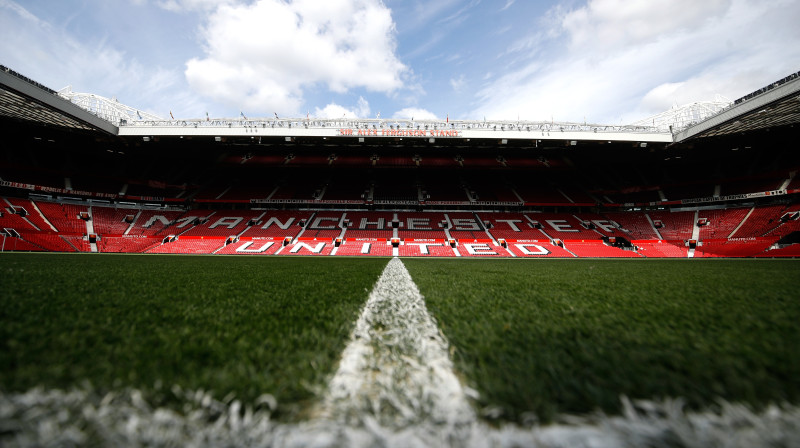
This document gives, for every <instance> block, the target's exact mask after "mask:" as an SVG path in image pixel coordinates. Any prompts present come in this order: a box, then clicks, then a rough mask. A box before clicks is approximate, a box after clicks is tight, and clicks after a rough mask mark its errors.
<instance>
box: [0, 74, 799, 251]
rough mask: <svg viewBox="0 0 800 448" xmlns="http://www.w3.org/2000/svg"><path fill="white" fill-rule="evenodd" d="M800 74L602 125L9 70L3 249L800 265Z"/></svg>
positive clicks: (4, 78)
mask: <svg viewBox="0 0 800 448" xmlns="http://www.w3.org/2000/svg"><path fill="white" fill-rule="evenodd" d="M798 75H799V73H795V74H793V75H791V76H788V77H786V78H784V79H781V80H779V81H776V82H774V83H772V84H770V85H769V86H765V87H764V88H762V89H759V90H758V91H756V92H753V93H751V94H749V95H747V96H745V97H743V98H741V99H738V100H736V101H734V102H733V103H731V104H729V105H724V104H717V105H716V106H714V108H713V109H712V108H709V107H708V105H706V106H704V107H700V106H702V105H697V104H696V105H690V106H692V107H688V108H683V109H681V110H673V111H670V112H669V113H665V114H659V116H656V117H652V118H650V119H647V120H643V121H641V122H638V123H636V124H633V125H629V126H605V125H597V124H587V123H558V122H549V123H547V122H521V121H486V120H482V121H461V120H449V119H447V118H446V119H445V120H396V119H357V120H349V119H332V120H329V119H318V118H313V117H305V118H302V117H301V118H280V117H278V116H277V115H276V116H275V117H268V118H261V119H256V118H247V117H245V116H244V114H242V115H241V117H238V118H235V119H220V118H213V117H201V118H197V119H191V120H175V119H170V120H163V119H160V118H159V117H155V116H153V115H150V114H147V113H145V112H143V111H140V110H137V109H135V108H132V107H129V106H125V105H122V104H120V103H117V102H116V101H114V100H108V99H105V98H101V97H97V96H95V95H87V94H75V93H74V92H71V90H69V89H64V90H62V91H60V92H56V91H54V90H52V89H49V88H47V87H45V86H42V85H41V84H39V83H37V82H35V81H33V80H30V79H27V78H25V77H24V76H23V75H20V74H18V73H15V72H13V70H10V69H7V68H5V67H2V70H0V128H1V129H2V130H3V135H4V139H5V143H4V144H3V151H2V152H3V154H2V159H0V196H2V200H0V212H2V215H1V216H0V231H2V232H3V240H2V241H3V243H2V244H3V246H2V250H23V251H71V252H75V251H80V252H147V253H209V254H210V253H216V254H279V255H339V256H341V255H351V256H362V255H373V256H391V255H395V256H398V255H399V256H472V257H565V258H569V257H684V258H689V257H695V258H699V257H719V256H725V257H795V256H798V254H800V244H798V243H800V234H799V233H798V230H800V219H798V218H799V217H800V201H798V198H799V197H800V196H798V193H800V179H798V177H797V170H798V167H800V156H798V153H797V151H796V149H795V148H796V145H797V142H796V138H797V135H798V132H797V129H798V128H797V126H798V124H799V123H800V79H799V78H798ZM702 110H706V111H710V112H709V113H710V116H705V115H703V114H702V113H701V112H702ZM698 111H700V112H698ZM648 124H649V125H648Z"/></svg>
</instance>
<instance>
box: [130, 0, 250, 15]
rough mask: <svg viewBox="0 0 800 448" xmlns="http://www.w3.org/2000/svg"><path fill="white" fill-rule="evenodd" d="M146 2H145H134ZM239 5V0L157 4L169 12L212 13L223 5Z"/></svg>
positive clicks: (165, 0) (170, 0)
mask: <svg viewBox="0 0 800 448" xmlns="http://www.w3.org/2000/svg"><path fill="white" fill-rule="evenodd" d="M134 1H138V2H144V1H145V0H134ZM234 3H237V0H158V1H157V2H156V4H157V5H158V6H159V7H161V8H164V9H166V10H168V11H175V12H183V11H210V10H214V9H217V8H218V7H220V6H222V5H230V4H234Z"/></svg>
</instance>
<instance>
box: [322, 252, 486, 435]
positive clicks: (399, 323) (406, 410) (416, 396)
mask: <svg viewBox="0 0 800 448" xmlns="http://www.w3.org/2000/svg"><path fill="white" fill-rule="evenodd" d="M468 394H473V395H474V394H475V393H474V392H473V391H470V390H468V389H466V388H465V387H464V386H463V385H462V384H461V382H460V381H459V380H458V378H457V377H456V375H455V373H454V372H453V364H452V362H451V361H450V358H449V356H448V343H447V341H446V340H445V338H444V336H443V335H442V334H441V333H440V332H439V329H438V327H437V325H436V323H435V322H434V320H433V318H432V317H431V316H430V315H429V314H428V311H427V308H426V307H425V301H424V299H423V297H422V295H421V294H420V292H419V289H417V285H415V284H414V281H413V280H412V279H411V276H410V275H409V273H408V271H407V270H406V268H405V266H404V265H403V263H402V262H401V261H400V259H398V258H393V259H392V260H391V261H390V262H389V264H388V265H387V266H386V268H385V269H384V271H383V274H382V275H381V277H380V278H379V279H378V282H377V283H376V284H375V287H374V288H373V290H372V292H371V293H370V296H369V300H367V303H366V305H365V306H364V310H363V312H362V314H361V316H360V317H359V319H358V321H357V322H356V325H355V329H354V330H353V334H352V336H351V341H350V343H349V344H348V346H347V347H346V348H345V350H344V352H343V354H342V360H341V362H340V364H339V369H338V370H337V372H336V374H335V375H334V377H333V379H332V380H331V381H330V383H329V385H328V390H327V392H326V394H325V396H324V398H323V401H322V404H321V406H320V408H319V411H318V416H319V417H320V418H323V419H329V420H333V421H335V422H337V423H339V424H342V425H348V426H363V425H367V424H372V423H373V422H374V423H377V424H378V425H380V426H383V427H386V428H391V429H395V430H401V429H403V428H408V427H415V426H418V425H422V424H426V425H430V426H431V428H434V427H441V428H442V429H443V430H444V431H445V432H448V435H451V434H449V433H450V432H457V431H458V428H460V427H464V426H468V425H471V424H473V423H474V422H475V420H476V416H475V412H474V411H473V408H472V406H471V405H470V403H469V402H468V399H467V395H468Z"/></svg>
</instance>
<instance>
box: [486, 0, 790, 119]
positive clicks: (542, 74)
mask: <svg viewBox="0 0 800 448" xmlns="http://www.w3.org/2000/svg"><path fill="white" fill-rule="evenodd" d="M623 3H624V4H622V3H620V1H617V0H591V1H590V2H589V3H588V4H587V5H586V6H585V7H583V8H581V9H578V10H576V11H572V12H566V13H564V14H557V16H560V17H562V21H561V22H560V23H561V29H560V32H559V33H554V32H552V31H550V32H548V33H546V34H545V35H543V34H541V33H539V32H538V31H537V32H532V33H531V38H530V39H529V40H528V41H525V40H521V41H520V42H525V44H520V45H519V46H518V47H517V48H516V49H517V50H518V54H517V55H515V54H509V55H507V57H508V58H514V57H518V58H520V60H522V61H523V63H522V64H521V65H520V66H519V68H517V69H515V70H513V71H510V72H506V73H505V74H503V75H502V76H496V77H494V78H491V79H488V80H486V83H485V84H484V87H483V88H482V89H481V90H480V91H479V92H478V95H477V104H479V106H478V107H476V108H475V109H474V110H473V111H472V112H471V115H472V116H483V115H486V116H487V117H491V118H495V119H499V118H505V119H512V118H516V117H517V115H518V114H519V116H520V117H521V118H522V119H526V120H547V121H549V120H550V119H551V117H553V118H554V119H555V120H562V121H583V120H584V117H585V118H586V120H587V121H590V122H601V123H608V124H619V123H620V122H623V123H628V122H632V121H635V120H637V119H640V118H644V117H646V116H648V115H651V114H655V113H658V112H662V111H664V110H667V109H669V108H670V107H671V106H672V105H673V104H674V103H677V104H685V103H688V102H693V101H700V100H710V99H714V96H715V95H716V94H721V95H724V96H726V97H728V98H730V99H736V98H737V97H739V96H742V95H744V94H747V93H749V92H750V91H752V90H755V89H758V88H759V87H762V86H764V85H766V84H768V83H770V82H772V81H774V80H776V79H778V78H780V77H782V76H785V75H788V74H789V73H792V72H794V71H796V70H797V67H796V61H798V60H800V46H797V45H786V43H787V42H798V41H800V27H797V26H796V23H797V20H798V18H799V17H800V4H798V2H796V1H793V0H765V1H758V0H730V1H728V0H725V1H722V0H719V1H717V0H715V1H709V2H695V1H689V0H686V1H684V0H679V1H675V2H650V1H641V2H628V1H625V2H623ZM673 8H679V10H678V11H676V10H674V9H673ZM548 16H553V14H548ZM559 47H563V49H559ZM551 49H555V50H556V51H553V52H551V53H549V54H550V56H548V57H544V56H538V55H537V57H536V58H535V59H526V58H527V56H526V55H528V54H538V53H540V52H544V51H546V50H551Z"/></svg>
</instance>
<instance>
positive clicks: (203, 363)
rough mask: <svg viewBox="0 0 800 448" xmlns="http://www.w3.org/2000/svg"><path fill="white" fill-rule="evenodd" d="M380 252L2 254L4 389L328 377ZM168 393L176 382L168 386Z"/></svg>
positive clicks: (304, 396)
mask: <svg viewBox="0 0 800 448" xmlns="http://www.w3.org/2000/svg"><path fill="white" fill-rule="evenodd" d="M385 264H386V260H385V259H366V258H365V259H327V258H320V259H317V258H311V257H304V258H278V257H208V256H154V255H145V256H141V255H139V256H137V255H98V254H73V255H70V254H41V255H40V254H3V255H0V389H2V390H4V391H22V390H27V389H29V388H31V387H34V386H37V385H43V386H46V387H58V388H69V387H72V386H74V385H77V384H80V383H81V382H83V381H85V380H88V381H89V382H90V383H91V384H93V385H94V387H96V388H98V389H100V390H110V389H118V388H120V387H136V388H139V389H143V390H145V391H146V392H147V391H151V392H152V393H153V394H154V397H155V398H151V399H156V400H157V399H158V396H160V395H159V394H158V393H156V391H154V390H153V387H154V385H155V384H157V383H161V384H163V385H164V387H166V388H169V387H171V386H172V385H173V384H178V385H180V386H182V387H183V388H185V389H205V390H212V391H214V395H215V396H217V397H220V398H221V397H223V396H225V395H226V394H228V393H230V392H232V393H234V394H235V395H236V396H237V397H238V398H239V399H240V400H243V401H244V402H249V401H252V400H254V399H255V398H257V397H258V396H260V395H261V394H263V393H271V394H273V395H275V397H276V398H277V399H278V402H279V404H280V405H281V407H280V410H281V412H282V413H283V414H284V415H290V414H293V413H294V412H295V411H296V410H298V409H300V408H302V407H303V406H305V404H306V402H307V401H308V400H309V399H311V398H312V397H313V393H312V392H311V388H314V387H324V384H325V382H326V380H327V379H328V377H329V375H331V374H332V372H333V370H334V367H335V363H336V362H337V361H338V358H339V355H340V353H341V351H342V350H343V348H344V346H345V343H346V341H347V338H348V335H349V334H350V331H351V330H352V327H353V323H354V322H355V320H356V318H357V317H358V313H359V309H360V308H361V306H362V305H363V303H364V302H365V301H366V298H367V294H368V290H369V289H370V288H371V287H372V285H373V284H374V283H375V280H376V279H377V278H378V276H379V275H380V273H381V270H382V269H383V267H384V266H385ZM165 396H169V394H165Z"/></svg>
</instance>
